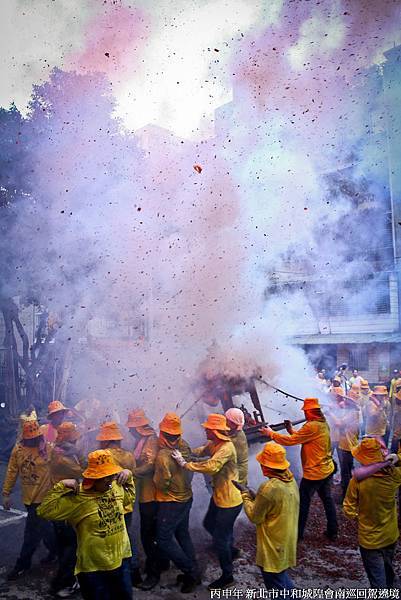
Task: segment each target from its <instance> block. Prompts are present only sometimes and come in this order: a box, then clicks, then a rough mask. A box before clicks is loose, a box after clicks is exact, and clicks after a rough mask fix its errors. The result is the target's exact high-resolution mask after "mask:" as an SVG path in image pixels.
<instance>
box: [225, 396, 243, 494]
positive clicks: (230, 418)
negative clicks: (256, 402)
mask: <svg viewBox="0 0 401 600" xmlns="http://www.w3.org/2000/svg"><path fill="white" fill-rule="evenodd" d="M225 417H226V420H227V425H228V427H229V428H230V431H229V434H228V435H229V437H230V439H231V441H232V443H233V444H234V448H235V451H236V453H237V467H238V482H239V483H240V484H241V485H246V484H247V481H248V440H247V439H246V435H245V433H244V432H243V427H244V424H245V416H244V413H243V412H242V410H241V409H240V408H229V409H228V410H227V411H226V412H225Z"/></svg>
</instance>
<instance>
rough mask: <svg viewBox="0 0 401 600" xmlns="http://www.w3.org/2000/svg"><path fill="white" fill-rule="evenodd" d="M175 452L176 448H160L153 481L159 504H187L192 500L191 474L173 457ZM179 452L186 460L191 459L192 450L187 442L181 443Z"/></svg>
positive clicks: (178, 448)
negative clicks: (172, 454)
mask: <svg viewBox="0 0 401 600" xmlns="http://www.w3.org/2000/svg"><path fill="white" fill-rule="evenodd" d="M173 450H174V448H166V447H165V448H160V450H159V452H158V454H157V457H156V463H155V474H154V477H153V481H154V484H155V486H156V500H157V501H158V502H187V501H188V500H190V499H191V498H192V488H191V479H192V477H191V474H190V473H188V471H186V470H185V469H183V468H181V467H180V466H179V465H178V464H177V462H176V461H175V460H174V458H172V457H171V453H172V452H173ZM177 450H179V451H180V452H181V454H182V455H183V457H184V458H185V460H188V459H189V458H190V455H191V448H190V447H189V445H188V444H187V442H186V441H185V440H181V441H180V443H179V444H178V446H177Z"/></svg>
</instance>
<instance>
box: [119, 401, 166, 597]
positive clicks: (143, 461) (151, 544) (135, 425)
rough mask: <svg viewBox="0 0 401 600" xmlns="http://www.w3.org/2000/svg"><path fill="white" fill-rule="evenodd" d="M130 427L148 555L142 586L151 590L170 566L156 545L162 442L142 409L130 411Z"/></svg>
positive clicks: (141, 520)
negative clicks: (157, 482)
mask: <svg viewBox="0 0 401 600" xmlns="http://www.w3.org/2000/svg"><path fill="white" fill-rule="evenodd" d="M127 427H128V428H129V432H130V434H131V435H132V437H133V438H134V440H135V446H134V457H135V462H136V467H135V468H134V471H133V473H134V478H135V483H136V487H137V494H138V504H139V516H140V527H141V542H142V546H143V550H144V552H145V556H146V561H145V574H146V578H145V580H144V581H143V583H141V584H139V585H140V587H141V589H143V590H151V589H152V588H154V587H155V586H156V585H157V584H158V582H159V580H160V573H161V571H162V570H164V569H166V568H168V565H169V563H168V561H163V560H162V559H161V557H160V554H159V552H158V549H157V544H156V534H157V510H158V502H157V500H156V488H155V484H154V482H153V476H154V472H155V462H156V456H157V453H158V450H159V443H158V438H157V433H156V432H155V430H154V429H153V428H152V427H151V426H150V421H149V419H148V418H147V416H146V415H145V413H144V411H143V410H142V409H135V410H133V411H132V412H130V414H129V415H128V421H127Z"/></svg>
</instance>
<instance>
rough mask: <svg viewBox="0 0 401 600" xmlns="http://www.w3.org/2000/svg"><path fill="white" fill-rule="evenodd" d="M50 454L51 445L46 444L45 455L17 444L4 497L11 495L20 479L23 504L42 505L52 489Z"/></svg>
mask: <svg viewBox="0 0 401 600" xmlns="http://www.w3.org/2000/svg"><path fill="white" fill-rule="evenodd" d="M50 454H51V445H50V444H46V447H45V450H44V452H43V453H40V452H39V448H29V447H27V446H23V445H22V444H16V445H15V446H14V448H13V451H12V452H11V456H10V460H9V461H8V466H7V472H6V476H5V479H4V483H3V495H4V496H9V495H10V494H11V492H12V490H13V488H14V486H15V484H16V481H17V479H18V477H19V478H20V481H21V491H22V501H23V503H24V504H26V505H30V504H40V502H42V500H43V497H44V496H45V494H46V493H47V492H48V491H49V489H50V488H51V482H50Z"/></svg>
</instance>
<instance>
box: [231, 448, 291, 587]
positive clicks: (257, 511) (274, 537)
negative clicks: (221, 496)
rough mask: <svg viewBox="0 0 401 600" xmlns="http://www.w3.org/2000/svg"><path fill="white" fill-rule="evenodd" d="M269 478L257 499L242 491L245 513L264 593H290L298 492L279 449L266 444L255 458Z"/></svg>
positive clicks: (246, 490)
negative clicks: (251, 529)
mask: <svg viewBox="0 0 401 600" xmlns="http://www.w3.org/2000/svg"><path fill="white" fill-rule="evenodd" d="M256 460H257V461H258V462H259V463H260V466H261V469H262V473H263V475H264V476H265V477H268V479H267V480H266V481H264V482H263V483H262V484H261V485H260V486H259V489H258V491H257V494H256V497H255V496H254V494H253V493H252V492H251V490H248V489H247V488H245V487H244V486H241V485H240V484H239V485H238V487H239V488H241V493H242V499H243V501H244V510H245V513H246V515H247V517H248V519H249V520H250V521H251V522H252V523H254V524H255V525H256V564H257V565H258V567H260V570H261V571H262V576H263V580H264V583H265V585H266V588H267V589H277V590H287V589H293V588H294V584H293V582H292V581H291V578H290V576H289V575H288V572H287V569H289V568H290V567H294V566H295V564H296V553H297V533H298V513H299V491H298V486H297V484H296V481H295V479H294V476H293V474H292V473H291V471H290V470H289V468H288V467H289V466H290V463H289V462H288V460H287V458H286V452H285V450H284V448H283V447H282V446H280V445H279V444H276V443H275V442H268V443H267V444H266V445H265V446H264V448H263V450H262V452H260V453H259V454H258V455H257V456H256Z"/></svg>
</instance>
